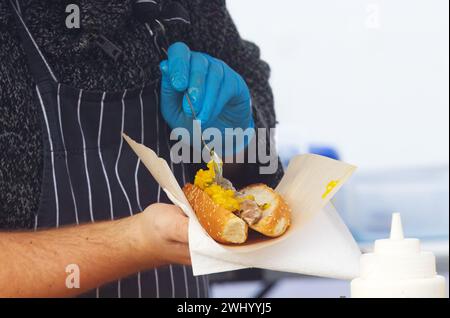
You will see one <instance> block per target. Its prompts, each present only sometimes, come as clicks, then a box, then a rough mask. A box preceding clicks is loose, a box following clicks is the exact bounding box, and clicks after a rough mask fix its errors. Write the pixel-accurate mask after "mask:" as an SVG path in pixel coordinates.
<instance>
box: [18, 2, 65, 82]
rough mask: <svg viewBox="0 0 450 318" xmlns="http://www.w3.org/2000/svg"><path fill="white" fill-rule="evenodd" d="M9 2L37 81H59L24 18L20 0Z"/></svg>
mask: <svg viewBox="0 0 450 318" xmlns="http://www.w3.org/2000/svg"><path fill="white" fill-rule="evenodd" d="M9 3H10V4H11V7H12V9H13V12H14V16H15V18H16V21H17V24H18V29H19V35H20V39H21V42H22V45H23V48H24V50H25V53H26V54H27V57H28V64H29V67H30V69H31V72H32V74H33V75H34V79H35V81H36V83H41V82H43V81H48V80H50V81H53V82H58V80H57V78H56V76H55V73H53V71H52V69H51V67H50V64H49V63H48V62H47V60H46V59H45V57H44V54H43V53H42V51H41V49H40V48H39V46H38V45H37V43H36V41H35V40H34V38H33V36H32V35H31V32H30V30H29V29H28V27H27V25H26V24H25V22H24V20H23V19H22V15H21V10H20V5H19V0H15V4H14V1H13V0H9Z"/></svg>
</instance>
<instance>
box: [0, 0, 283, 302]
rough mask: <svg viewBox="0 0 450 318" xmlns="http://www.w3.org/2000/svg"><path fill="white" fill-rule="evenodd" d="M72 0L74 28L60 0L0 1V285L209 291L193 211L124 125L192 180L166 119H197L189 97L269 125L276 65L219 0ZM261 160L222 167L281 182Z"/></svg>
mask: <svg viewBox="0 0 450 318" xmlns="http://www.w3.org/2000/svg"><path fill="white" fill-rule="evenodd" d="M143 3H145V5H142V4H143ZM78 5H79V9H80V12H79V13H80V20H81V27H80V28H68V27H67V26H66V25H65V24H64V23H65V19H66V18H67V16H68V13H67V12H66V8H67V3H65V1H59V0H50V1H45V2H43V1H38V0H20V1H19V0H18V1H16V0H8V1H1V2H0V43H1V46H0V268H1V270H0V296H2V297H44V296H45V297H61V296H84V297H207V296H208V279H207V277H206V276H203V277H195V276H193V273H192V268H191V267H190V266H189V265H190V256H189V247H188V230H187V228H188V220H187V217H186V216H185V215H184V214H183V212H182V211H181V210H180V209H179V208H178V207H176V206H175V205H172V204H170V200H169V199H168V198H167V196H166V195H165V194H164V191H162V189H161V188H160V187H159V186H158V184H157V182H156V181H155V180H154V179H153V178H152V176H151V175H150V174H149V173H148V172H147V170H146V169H145V167H144V166H143V165H142V164H141V162H140V161H139V159H138V158H137V157H136V155H135V154H134V153H133V152H132V150H131V149H130V147H128V146H127V144H126V143H124V142H123V139H122V133H123V132H124V133H126V134H127V135H129V136H130V137H131V138H133V139H134V140H136V141H138V142H141V143H144V144H145V145H147V146H148V147H150V148H152V149H154V150H155V151H156V152H157V154H158V155H159V156H161V157H162V158H164V159H166V160H167V161H168V162H170V166H171V169H172V171H173V173H174V175H175V176H176V178H177V181H178V182H179V183H180V184H184V183H186V182H189V181H190V180H193V176H194V172H195V170H196V168H197V165H195V164H191V163H186V162H182V163H174V162H171V156H170V146H171V144H172V143H173V141H172V140H170V138H169V136H170V130H171V129H174V128H177V127H184V128H187V129H192V124H190V122H192V118H193V117H194V115H195V114H193V113H192V111H194V112H195V113H196V114H197V117H198V119H199V121H200V122H201V123H202V124H204V126H205V127H218V128H219V129H223V128H225V127H230V128H234V127H241V128H243V129H245V128H248V127H255V128H273V127H275V124H276V119H275V112H274V106H273V97H272V93H271V89H270V86H269V83H268V79H269V73H270V70H269V67H268V65H267V64H266V63H265V62H263V61H261V59H260V53H259V49H258V47H257V46H255V45H254V44H252V43H250V42H247V41H245V40H243V39H241V38H240V36H239V33H238V31H237V29H236V27H235V25H234V23H233V21H232V19H231V17H230V15H229V13H228V11H227V8H226V5H225V1H223V0H190V1H188V0H179V1H168V0H159V1H131V0H127V1H107V2H105V1H100V0H81V1H78ZM185 94H189V97H190V99H191V102H192V106H193V109H191V108H190V107H188V106H189V104H188V102H187V100H186V97H185ZM253 138H256V136H255V137H253ZM261 164H262V163H261V162H259V161H257V162H256V163H245V164H225V166H224V170H225V174H226V175H227V176H229V177H230V178H231V179H232V180H233V181H234V183H235V184H236V185H237V186H239V185H244V184H248V183H250V182H252V183H253V182H263V183H266V184H268V185H271V186H275V185H276V183H277V182H278V181H279V179H280V177H281V175H282V168H281V166H280V165H279V167H278V169H277V170H276V172H275V173H272V174H260V173H259V170H258V168H259V167H260V166H261ZM74 275H78V278H77V276H74Z"/></svg>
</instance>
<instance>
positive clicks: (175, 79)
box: [171, 73, 187, 90]
mask: <svg viewBox="0 0 450 318" xmlns="http://www.w3.org/2000/svg"><path fill="white" fill-rule="evenodd" d="M171 82H172V85H173V87H175V88H176V89H177V90H183V89H184V88H185V87H186V86H187V78H186V76H184V75H183V74H182V73H175V74H174V75H173V76H172V78H171Z"/></svg>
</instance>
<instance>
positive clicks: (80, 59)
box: [0, 0, 282, 229]
mask: <svg viewBox="0 0 450 318" xmlns="http://www.w3.org/2000/svg"><path fill="white" fill-rule="evenodd" d="M162 1H164V0H162ZM66 2H67V1H61V0H46V1H42V0H20V3H21V8H22V15H23V17H24V20H25V22H26V23H27V25H28V27H29V29H30V31H31V32H32V34H33V35H34V37H35V39H36V42H37V43H38V45H39V46H40V47H41V49H42V50H43V52H44V54H45V56H46V57H47V59H48V61H49V63H50V64H51V65H52V67H53V70H54V71H55V73H56V76H57V77H58V79H59V81H60V82H62V83H65V84H69V85H71V86H75V87H79V88H82V89H86V90H93V89H94V90H105V91H118V90H123V89H130V88H136V87H142V85H143V84H145V83H148V82H149V81H151V80H153V79H157V78H159V77H160V73H159V69H158V65H159V62H160V57H159V55H158V53H157V51H156V49H155V46H154V45H153V42H152V39H151V37H150V35H149V33H148V32H147V31H146V30H145V27H144V25H143V24H142V23H140V22H139V21H137V20H136V19H135V18H134V17H133V11H132V2H133V1H132V0H112V1H104V0H81V1H78V3H79V4H80V11H81V24H82V28H81V29H80V30H79V31H68V29H67V28H65V27H64V24H63V23H64V20H65V17H66V15H67V14H66V13H65V7H66V4H67V3H66ZM178 2H180V3H181V4H182V5H183V6H184V7H185V8H186V9H187V10H188V11H189V14H190V18H191V25H190V26H189V27H186V26H185V25H180V26H176V25H175V26H172V27H170V29H169V30H168V37H169V40H170V42H174V41H183V42H185V43H187V44H188V46H189V47H190V48H191V49H192V50H195V51H202V52H206V53H209V54H210V55H212V56H215V57H217V58H219V59H221V60H223V61H225V62H226V63H228V64H229V65H230V66H231V67H232V68H233V69H235V70H236V71H237V72H238V73H240V74H241V75H242V76H243V77H244V79H245V80H246V82H247V84H248V86H249V87H250V90H251V94H252V99H253V113H254V117H255V126H256V127H267V128H268V127H275V124H276V121H275V113H274V107H273V96H272V92H271V89H270V86H269V83H268V79H269V73H270V70H269V67H268V65H267V64H266V63H264V62H263V61H261V60H260V58H259V55H260V54H259V49H258V47H257V46H255V45H254V44H252V43H249V42H247V41H244V40H242V39H241V38H240V36H239V34H238V32H237V30H236V27H235V25H234V24H233V21H232V19H231V17H230V15H229V13H228V12H227V10H226V6H225V1H224V0H178ZM93 34H94V35H95V34H102V35H104V36H106V37H107V38H109V39H110V40H111V41H113V42H114V43H115V44H117V45H119V46H120V47H121V48H122V49H123V52H124V54H123V56H122V57H121V60H120V63H116V62H114V60H113V59H111V58H109V57H108V56H107V55H105V53H104V52H103V51H102V50H100V49H99V48H98V47H97V46H96V45H94V44H93V43H92V41H90V40H89V39H90V38H91V35H93ZM34 85H35V84H34V83H33V79H32V77H31V74H30V70H29V68H28V65H27V59H26V56H25V53H24V51H23V49H22V46H21V44H20V42H19V37H18V33H17V25H16V22H15V20H14V19H13V15H12V11H11V8H10V5H9V3H8V0H0V229H1V228H6V229H17V228H24V229H25V228H30V227H31V225H32V220H33V217H34V213H35V212H36V211H37V209H38V205H39V194H40V190H41V189H40V186H41V181H42V166H43V155H42V148H43V139H42V138H43V136H42V131H41V124H40V122H39V120H40V113H39V112H40V108H39V105H38V104H37V102H36V97H35V95H34V94H35V90H34ZM257 168H258V167H257V165H246V166H245V168H244V169H243V170H242V171H241V173H240V176H241V178H240V179H241V180H243V181H242V182H244V180H245V183H249V182H252V181H253V182H265V183H268V184H269V185H272V186H273V185H275V184H276V183H277V182H278V181H279V179H280V176H281V174H282V170H281V165H279V170H278V171H277V173H276V174H275V175H259V173H258V170H257ZM233 181H235V182H239V181H238V180H233Z"/></svg>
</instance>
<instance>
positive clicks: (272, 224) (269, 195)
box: [240, 184, 291, 237]
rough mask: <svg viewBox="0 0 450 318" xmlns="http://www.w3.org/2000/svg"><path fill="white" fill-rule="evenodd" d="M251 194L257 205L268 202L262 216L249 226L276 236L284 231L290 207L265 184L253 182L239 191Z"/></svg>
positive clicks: (286, 226) (265, 233)
mask: <svg viewBox="0 0 450 318" xmlns="http://www.w3.org/2000/svg"><path fill="white" fill-rule="evenodd" d="M240 192H241V193H243V194H244V195H251V196H253V197H254V198H255V201H256V203H257V204H258V205H263V204H268V207H267V208H266V209H265V210H264V211H263V216H262V218H261V219H260V220H259V221H258V222H257V223H255V224H253V225H250V227H251V228H252V229H253V230H255V231H257V232H259V233H261V234H264V235H266V236H270V237H278V236H280V235H283V234H284V232H286V230H287V228H288V227H289V225H290V223H291V209H290V208H289V206H288V205H287V204H286V202H285V201H284V199H283V198H282V197H281V196H280V195H279V194H278V193H276V192H275V191H274V190H273V189H272V188H270V187H268V186H266V185H265V184H253V185H250V186H248V187H245V188H244V189H242V190H241V191H240Z"/></svg>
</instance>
